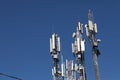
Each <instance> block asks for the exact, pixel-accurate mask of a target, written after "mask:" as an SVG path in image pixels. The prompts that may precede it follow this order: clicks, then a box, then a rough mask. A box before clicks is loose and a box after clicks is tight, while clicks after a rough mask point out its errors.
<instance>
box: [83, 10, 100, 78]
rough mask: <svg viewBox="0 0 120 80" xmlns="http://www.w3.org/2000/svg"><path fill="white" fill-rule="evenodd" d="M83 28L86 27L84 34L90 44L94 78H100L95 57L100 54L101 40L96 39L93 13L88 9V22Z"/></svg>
mask: <svg viewBox="0 0 120 80" xmlns="http://www.w3.org/2000/svg"><path fill="white" fill-rule="evenodd" d="M85 28H86V35H87V37H88V39H89V41H90V43H91V46H92V56H93V62H94V69H95V75H96V80H100V76H99V69H98V62H97V57H98V56H99V55H100V51H99V49H98V43H100V42H101V40H100V39H96V34H97V33H98V31H97V24H96V23H94V22H93V14H92V12H91V11H90V10H89V13H88V24H86V25H85Z"/></svg>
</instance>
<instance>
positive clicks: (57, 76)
mask: <svg viewBox="0 0 120 80" xmlns="http://www.w3.org/2000/svg"><path fill="white" fill-rule="evenodd" d="M82 26H83V24H81V23H80V22H78V26H77V31H76V32H74V33H73V35H72V37H73V38H74V40H75V41H74V43H72V53H73V54H74V56H75V60H76V61H75V62H77V63H74V60H66V65H65V64H64V62H63V56H62V55H61V54H60V37H58V35H57V34H56V33H53V34H52V37H51V38H50V53H51V56H52V58H53V64H54V65H53V68H52V75H53V80H87V77H86V70H85V58H84V55H85V39H84V38H83V27H82ZM85 28H86V35H87V37H88V39H89V41H90V43H91V45H92V56H93V62H94V68H95V74H96V80H100V76H99V70H98V63H97V57H98V55H100V52H99V49H98V43H99V42H100V41H101V40H100V39H96V34H97V32H98V31H97V25H96V23H94V22H93V15H92V13H91V11H89V13H88V24H86V25H85ZM60 55H61V58H60ZM60 59H61V62H62V63H61V64H60ZM60 65H61V66H60Z"/></svg>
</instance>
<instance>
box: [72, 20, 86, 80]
mask: <svg viewBox="0 0 120 80" xmlns="http://www.w3.org/2000/svg"><path fill="white" fill-rule="evenodd" d="M82 34H83V28H82V24H81V23H80V22H78V26H77V32H76V33H75V32H74V33H73V38H74V39H75V42H74V43H72V53H73V54H74V55H75V57H76V59H77V72H78V75H79V77H78V80H86V73H85V64H84V51H85V40H84V38H83V37H82Z"/></svg>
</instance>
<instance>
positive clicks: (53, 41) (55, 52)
mask: <svg viewBox="0 0 120 80" xmlns="http://www.w3.org/2000/svg"><path fill="white" fill-rule="evenodd" d="M50 53H51V56H52V58H53V63H54V65H53V69H52V75H53V77H54V80H59V78H60V74H61V73H60V71H59V54H60V37H58V35H57V34H56V33H54V34H53V35H52V37H51V38H50Z"/></svg>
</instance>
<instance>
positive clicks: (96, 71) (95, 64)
mask: <svg viewBox="0 0 120 80" xmlns="http://www.w3.org/2000/svg"><path fill="white" fill-rule="evenodd" d="M92 52H93V53H92V56H93V62H94V69H95V75H96V80H100V75H99V69H98V62H97V55H96V53H95V50H94V49H93V51H92Z"/></svg>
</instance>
